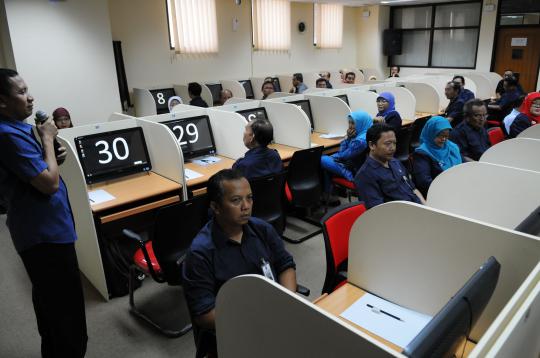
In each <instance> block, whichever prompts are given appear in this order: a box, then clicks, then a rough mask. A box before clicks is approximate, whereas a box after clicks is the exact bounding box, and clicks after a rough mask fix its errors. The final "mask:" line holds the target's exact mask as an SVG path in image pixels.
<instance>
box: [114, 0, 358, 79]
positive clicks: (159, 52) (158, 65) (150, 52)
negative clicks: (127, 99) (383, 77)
mask: <svg viewBox="0 0 540 358" xmlns="http://www.w3.org/2000/svg"><path fill="white" fill-rule="evenodd" d="M216 5H217V9H216V10H217V19H218V38H219V53H218V54H216V55H204V56H203V55H201V56H186V55H176V56H175V55H173V54H171V51H170V50H169V45H168V34H167V19H166V10H165V1H161V0H159V1H158V0H153V1H150V0H110V1H109V9H110V14H111V29H112V35H113V39H114V40H120V41H122V50H123V55H124V62H125V67H126V75H127V79H128V85H129V87H130V88H133V87H145V86H149V85H159V84H166V83H173V82H174V83H187V82H190V81H210V80H221V79H243V78H248V77H250V76H263V75H268V74H281V73H292V72H295V71H300V70H301V71H303V72H309V71H319V70H322V69H325V68H328V69H337V68H340V67H344V66H351V67H352V66H354V65H355V64H356V44H357V41H356V38H355V35H356V23H355V19H356V18H355V14H356V11H357V9H356V8H348V7H346V8H345V14H344V46H343V49H341V50H318V49H315V48H314V46H313V5H312V4H305V3H295V2H293V3H291V19H292V20H291V27H292V39H291V40H292V46H291V50H290V52H289V53H281V54H280V53H268V52H266V53H262V52H255V53H254V54H253V55H252V47H251V42H252V40H251V3H250V1H242V4H241V5H240V6H237V5H235V3H234V1H233V0H227V1H225V0H219V1H216ZM235 17H236V18H238V20H239V27H238V30H237V31H236V32H233V30H232V21H233V18H235ZM300 20H302V21H304V22H305V23H306V25H307V26H306V27H307V29H306V31H305V32H304V33H302V34H301V33H299V32H298V30H297V27H298V22H299V21H300Z"/></svg>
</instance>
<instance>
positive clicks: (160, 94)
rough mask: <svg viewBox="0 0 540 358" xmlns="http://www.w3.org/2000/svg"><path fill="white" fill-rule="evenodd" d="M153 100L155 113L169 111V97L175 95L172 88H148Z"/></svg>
mask: <svg viewBox="0 0 540 358" xmlns="http://www.w3.org/2000/svg"><path fill="white" fill-rule="evenodd" d="M150 93H151V94H152V97H154V102H155V103H156V113H157V114H163V113H169V98H171V97H172V96H176V93H175V92H174V88H161V89H154V90H150Z"/></svg>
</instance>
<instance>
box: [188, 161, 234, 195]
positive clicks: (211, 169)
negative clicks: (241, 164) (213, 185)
mask: <svg viewBox="0 0 540 358" xmlns="http://www.w3.org/2000/svg"><path fill="white" fill-rule="evenodd" d="M216 157H219V158H220V159H221V160H220V161H219V162H217V163H214V164H210V165H207V166H204V167H203V166H202V165H198V164H195V163H185V164H184V167H185V168H186V169H190V170H193V171H195V172H197V173H199V174H202V177H199V178H195V179H191V180H189V181H188V182H187V186H188V188H189V187H193V186H196V185H200V184H204V185H206V182H207V181H208V179H210V177H211V176H212V175H214V174H216V173H217V172H219V171H220V170H222V169H230V168H232V165H233V164H234V160H233V159H231V158H227V157H222V156H221V155H216Z"/></svg>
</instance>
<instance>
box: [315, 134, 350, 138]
mask: <svg viewBox="0 0 540 358" xmlns="http://www.w3.org/2000/svg"><path fill="white" fill-rule="evenodd" d="M320 137H321V138H326V139H334V138H343V137H345V134H337V133H328V134H321V135H320Z"/></svg>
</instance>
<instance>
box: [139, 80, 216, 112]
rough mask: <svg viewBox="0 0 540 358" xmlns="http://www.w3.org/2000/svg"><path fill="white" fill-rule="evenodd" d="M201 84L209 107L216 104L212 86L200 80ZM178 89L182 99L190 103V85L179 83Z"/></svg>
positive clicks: (177, 91) (176, 88)
mask: <svg viewBox="0 0 540 358" xmlns="http://www.w3.org/2000/svg"><path fill="white" fill-rule="evenodd" d="M199 84H200V85H201V88H202V91H201V98H202V99H203V100H204V101H205V102H206V103H207V104H208V107H212V106H213V105H214V97H213V96H212V92H211V91H210V88H208V86H207V85H205V84H204V83H201V82H199ZM174 89H175V90H176V93H177V94H178V96H180V98H182V101H183V102H184V104H185V105H189V102H190V101H191V98H190V97H189V91H188V85H186V84H184V85H177V86H175V87H174ZM137 117H142V116H140V115H137Z"/></svg>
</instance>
